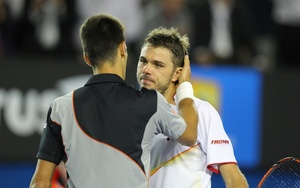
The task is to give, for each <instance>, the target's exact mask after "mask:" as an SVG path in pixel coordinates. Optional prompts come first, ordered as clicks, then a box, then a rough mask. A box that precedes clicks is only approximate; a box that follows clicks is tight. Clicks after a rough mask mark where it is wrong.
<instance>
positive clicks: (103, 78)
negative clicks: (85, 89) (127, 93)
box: [84, 74, 126, 86]
mask: <svg viewBox="0 0 300 188" xmlns="http://www.w3.org/2000/svg"><path fill="white" fill-rule="evenodd" d="M98 83H121V84H126V83H125V81H124V80H123V79H122V78H121V77H120V76H118V75H116V74H96V75H93V76H91V77H90V78H89V80H88V81H87V82H86V84H85V85H84V86H88V85H92V84H98Z"/></svg>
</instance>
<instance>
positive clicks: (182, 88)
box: [176, 81, 194, 104]
mask: <svg viewBox="0 0 300 188" xmlns="http://www.w3.org/2000/svg"><path fill="white" fill-rule="evenodd" d="M193 97H194V89H193V86H192V84H191V83H190V82H188V81H185V82H182V83H181V84H180V85H179V86H178V88H177V90H176V101H177V104H179V102H180V101H181V100H182V99H185V98H191V99H192V98H193Z"/></svg>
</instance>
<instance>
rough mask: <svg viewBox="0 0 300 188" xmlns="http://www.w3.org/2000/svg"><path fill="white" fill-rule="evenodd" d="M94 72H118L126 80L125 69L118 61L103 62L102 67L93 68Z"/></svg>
mask: <svg viewBox="0 0 300 188" xmlns="http://www.w3.org/2000/svg"><path fill="white" fill-rule="evenodd" d="M93 72H94V74H116V75H118V76H120V77H121V78H122V79H123V80H125V72H124V71H123V69H122V68H121V67H120V66H119V65H118V62H116V63H115V64H113V65H112V64H111V63H110V62H108V63H103V64H102V65H101V67H96V68H94V69H93Z"/></svg>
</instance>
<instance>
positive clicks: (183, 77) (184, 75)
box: [177, 55, 191, 86]
mask: <svg viewBox="0 0 300 188" xmlns="http://www.w3.org/2000/svg"><path fill="white" fill-rule="evenodd" d="M190 79H191V66H190V59H189V56H188V55H185V56H184V65H183V68H182V70H181V74H180V77H179V80H178V85H180V84H181V83H182V82H185V81H188V82H189V81H190ZM178 85H177V86H178Z"/></svg>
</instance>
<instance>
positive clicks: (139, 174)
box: [51, 74, 171, 187]
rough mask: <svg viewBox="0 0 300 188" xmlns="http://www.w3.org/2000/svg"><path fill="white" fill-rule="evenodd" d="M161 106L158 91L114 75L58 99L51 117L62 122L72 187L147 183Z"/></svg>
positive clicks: (90, 82) (67, 166)
mask: <svg viewBox="0 0 300 188" xmlns="http://www.w3.org/2000/svg"><path fill="white" fill-rule="evenodd" d="M66 103H69V104H70V105H67V104H66ZM61 104H63V106H64V107H67V108H69V109H66V108H64V109H60V108H59V106H61ZM157 104H158V99H157V94H156V91H150V90H141V91H137V90H135V89H134V88H131V87H129V86H127V85H125V83H124V81H122V79H121V78H119V77H118V76H115V75H109V74H107V75H98V76H93V77H92V78H91V79H90V80H89V81H88V83H87V84H86V85H85V87H82V88H80V89H78V90H75V91H74V92H73V95H71V94H69V95H66V96H64V97H61V98H59V99H58V100H56V102H55V103H54V105H53V106H52V114H51V119H52V121H53V122H56V123H57V124H59V125H61V133H62V140H63V143H64V147H65V152H66V158H67V162H66V169H67V172H68V175H69V176H70V178H69V182H68V184H69V187H94V186H95V185H99V186H101V187H147V185H148V176H149V165H150V150H149V149H150V146H149V145H150V142H151V140H152V138H153V137H154V135H155V134H154V132H157V128H158V126H157V124H156V123H155V121H156V120H155V114H156V113H157ZM70 108H73V109H70ZM66 111H68V112H69V113H66ZM166 131H168V130H166ZM169 134H171V133H169Z"/></svg>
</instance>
